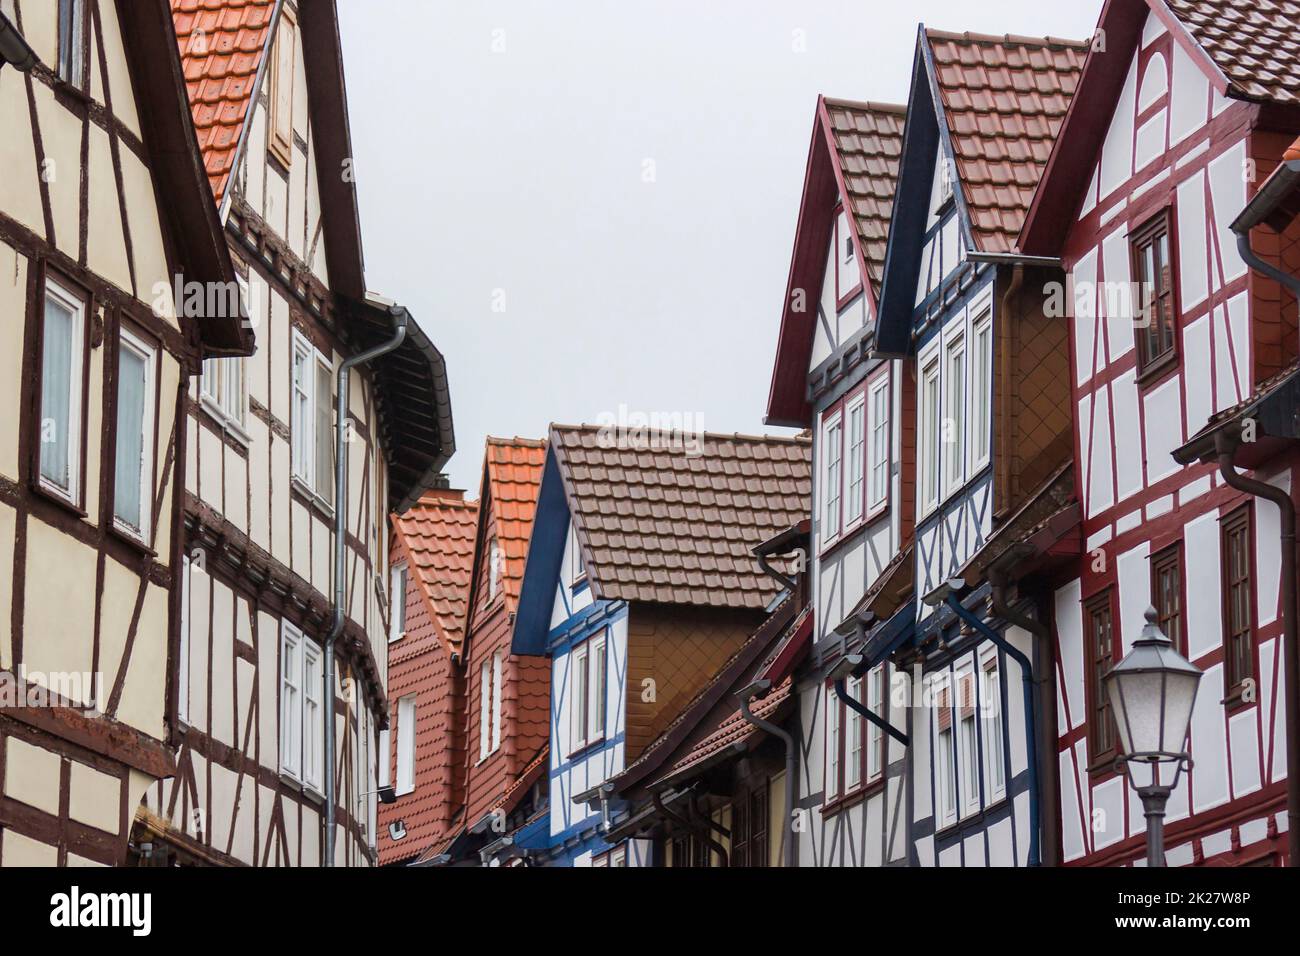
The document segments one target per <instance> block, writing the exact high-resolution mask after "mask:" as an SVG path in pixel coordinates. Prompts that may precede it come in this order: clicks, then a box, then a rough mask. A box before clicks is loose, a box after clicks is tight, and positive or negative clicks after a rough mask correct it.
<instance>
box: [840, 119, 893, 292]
mask: <svg viewBox="0 0 1300 956" xmlns="http://www.w3.org/2000/svg"><path fill="white" fill-rule="evenodd" d="M823 102H824V103H825V104H826V115H827V116H828V117H830V121H831V133H832V136H833V138H834V142H835V159H836V162H837V163H838V164H839V168H840V174H841V175H842V176H843V177H844V187H845V189H846V190H847V191H848V202H849V203H850V204H851V206H852V211H853V220H854V222H855V223H856V225H857V230H858V240H859V242H860V243H861V245H862V254H863V256H864V258H865V259H866V262H867V272H868V273H869V276H870V279H871V284H872V286H873V288H874V289H875V290H876V291H877V292H879V291H880V278H881V274H882V273H883V272H884V268H885V240H886V237H887V235H888V233H889V216H890V213H891V212H892V210H893V208H894V186H895V184H896V183H897V181H898V159H899V155H900V154H901V153H902V151H903V121H904V119H905V118H906V116H907V107H906V106H899V105H895V104H893V103H855V102H853V101H851V100H838V99H831V98H830V97H824V98H823Z"/></svg>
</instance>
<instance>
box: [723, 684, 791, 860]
mask: <svg viewBox="0 0 1300 956" xmlns="http://www.w3.org/2000/svg"><path fill="white" fill-rule="evenodd" d="M771 692H772V682H771V681H770V680H756V681H754V682H753V683H752V684H750V685H749V686H748V687H742V688H741V689H740V690H739V691H738V692H737V693H736V699H737V700H738V701H740V713H741V715H742V716H743V717H744V718H745V721H746V723H749V724H751V725H753V726H755V727H757V728H758V729H759V730H763V731H766V732H767V733H769V734H771V735H772V736H773V737H776V738H778V739H779V740H780V741H781V742H782V743H783V744H785V826H783V827H781V848H782V851H783V852H782V856H783V858H784V859H785V865H786V866H788V867H795V866H797V865H798V862H799V861H798V860H797V859H796V857H795V852H794V800H795V792H794V786H795V775H796V774H797V773H798V772H799V768H798V760H799V751H798V748H797V747H796V746H795V742H794V737H792V736H791V735H790V733H789V731H787V730H785V728H783V727H778V726H777V725H776V724H774V723H772V722H771V721H769V720H764V719H763V718H762V717H755V716H754V713H753V711H751V710H750V709H749V702H750V700H752V699H753V698H756V697H766V696H767V695H768V694H770V693H771Z"/></svg>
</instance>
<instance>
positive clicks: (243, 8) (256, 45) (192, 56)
mask: <svg viewBox="0 0 1300 956" xmlns="http://www.w3.org/2000/svg"><path fill="white" fill-rule="evenodd" d="M171 9H172V22H173V23H174V24H175V26H176V43H177V46H179V47H180V52H181V66H182V67H183V69H184V71H185V88H186V92H187V93H188V94H189V98H190V112H191V115H192V116H193V117H194V131H195V133H197V134H198V139H199V149H200V150H202V152H203V164H204V166H205V167H206V169H207V173H208V182H209V183H210V184H211V185H212V193H213V195H214V196H215V197H216V199H217V201H218V202H220V201H221V198H222V195H223V194H224V193H225V189H226V184H227V182H228V181H229V178H230V173H231V170H232V169H233V167H234V163H235V151H236V150H237V149H238V147H239V137H240V134H241V133H242V132H243V129H244V122H245V120H247V118H248V113H249V109H250V104H251V101H252V96H253V85H254V83H255V82H256V81H257V68H258V66H259V64H260V63H261V62H262V57H263V56H264V55H265V52H266V46H267V40H268V38H269V37H270V34H271V14H272V12H273V10H274V9H275V2H274V0H171Z"/></svg>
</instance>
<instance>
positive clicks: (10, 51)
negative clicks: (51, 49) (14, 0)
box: [0, 13, 40, 73]
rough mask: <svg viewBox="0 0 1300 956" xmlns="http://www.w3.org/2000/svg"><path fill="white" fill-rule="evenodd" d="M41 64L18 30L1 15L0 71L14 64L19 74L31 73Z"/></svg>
mask: <svg viewBox="0 0 1300 956" xmlns="http://www.w3.org/2000/svg"><path fill="white" fill-rule="evenodd" d="M39 62H40V61H39V60H38V59H37V57H36V54H35V53H34V52H32V48H31V46H30V45H28V43H27V41H26V40H25V39H24V38H23V35H22V34H21V33H19V32H18V28H17V27H15V26H14V25H13V24H12V23H10V22H9V18H8V17H6V16H5V15H4V14H3V13H0V69H2V68H3V67H4V65H5V64H6V63H12V64H13V67H14V69H15V70H17V71H18V72H19V73H30V72H31V70H32V67H34V66H35V65H36V64H37V63H39Z"/></svg>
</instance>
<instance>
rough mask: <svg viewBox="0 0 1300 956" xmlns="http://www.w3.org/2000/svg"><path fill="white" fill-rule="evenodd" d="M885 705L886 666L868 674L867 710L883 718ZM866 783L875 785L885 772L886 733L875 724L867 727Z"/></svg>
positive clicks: (881, 665)
mask: <svg viewBox="0 0 1300 956" xmlns="http://www.w3.org/2000/svg"><path fill="white" fill-rule="evenodd" d="M884 703H885V665H884V664H880V665H877V666H876V667H874V668H872V670H871V671H870V672H869V673H868V674H867V709H868V710H870V711H871V712H872V713H873V714H875V715H877V716H881V713H882V711H883V710H884ZM866 763H867V766H866V782H867V783H868V784H872V783H875V782H876V781H877V780H879V779H880V778H881V776H882V775H883V774H884V772H885V732H884V731H883V730H881V729H880V728H879V727H877V726H876V725H875V724H869V725H868V727H867V761H866Z"/></svg>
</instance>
